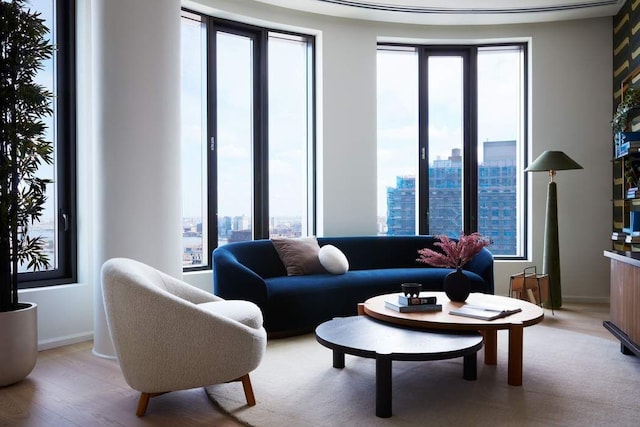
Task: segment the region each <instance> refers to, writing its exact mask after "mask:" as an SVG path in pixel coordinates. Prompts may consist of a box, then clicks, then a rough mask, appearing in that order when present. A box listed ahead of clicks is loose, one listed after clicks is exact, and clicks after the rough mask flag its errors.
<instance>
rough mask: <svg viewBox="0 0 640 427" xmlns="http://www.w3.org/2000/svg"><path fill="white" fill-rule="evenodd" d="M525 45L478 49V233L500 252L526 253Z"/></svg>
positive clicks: (504, 253) (494, 250)
mask: <svg viewBox="0 0 640 427" xmlns="http://www.w3.org/2000/svg"><path fill="white" fill-rule="evenodd" d="M522 79H523V70H522V49H521V48H519V47H516V48H514V47H509V48H486V49H481V50H479V51H478V142H477V143H478V162H479V164H478V192H479V193H478V215H479V216H478V231H479V232H480V233H482V234H483V235H485V236H488V237H490V238H491V239H492V240H493V243H492V245H491V252H492V253H494V254H495V255H510V256H521V255H522V253H523V251H522V244H521V236H522V235H523V229H524V224H523V220H522V219H523V218H524V214H523V211H522V208H523V207H522V203H521V201H522V200H523V197H522V195H523V193H522V177H523V176H524V173H523V172H522V169H521V168H520V167H519V166H518V165H519V164H520V163H521V162H518V158H519V155H520V154H519V153H521V151H522V147H523V140H522V134H523V131H522V123H523V120H522V114H523V113H522V112H523V108H522V102H523V97H522V93H523V87H522Z"/></svg>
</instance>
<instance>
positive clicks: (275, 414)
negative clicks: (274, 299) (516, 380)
mask: <svg viewBox="0 0 640 427" xmlns="http://www.w3.org/2000/svg"><path fill="white" fill-rule="evenodd" d="M507 338H508V336H507V333H506V332H505V331H500V332H499V333H498V365H497V366H495V365H494V366H489V365H484V362H483V359H484V355H483V350H480V352H479V353H478V380H477V381H465V380H463V379H462V359H461V358H460V359H452V360H448V361H429V362H393V368H392V369H393V380H392V381H393V416H392V417H391V418H387V419H382V418H378V417H376V416H375V361H374V360H372V359H363V358H359V357H355V356H350V355H347V356H346V367H345V368H344V369H335V368H333V367H332V354H331V350H329V349H327V348H325V347H323V346H321V345H320V344H319V343H318V342H316V340H315V337H314V336H313V335H312V334H311V335H304V336H300V337H293V338H287V339H280V340H272V341H270V342H269V344H268V347H267V352H266V355H265V357H264V359H263V362H262V364H261V365H260V366H259V367H258V369H256V370H255V371H254V372H253V373H252V374H251V379H252V383H253V387H254V392H255V396H256V400H257V405H256V406H254V407H248V406H246V401H245V400H244V394H243V393H242V387H240V386H239V384H238V383H231V384H222V385H216V386H211V387H208V388H207V393H208V395H209V396H210V398H211V399H212V400H213V401H214V402H215V403H217V404H218V406H220V407H221V408H222V409H223V410H224V411H226V412H228V413H229V414H230V415H231V416H232V417H234V418H236V419H238V420H240V421H242V422H243V423H246V424H247V425H250V426H256V427H262V426H265V427H266V426H296V427H305V426H314V427H315V426H367V427H368V426H454V425H457V426H492V427H495V426H522V425H527V426H618V427H620V426H637V425H640V424H639V423H640V421H639V420H640V359H639V358H637V357H634V356H625V355H623V354H622V353H621V352H620V346H619V343H618V342H617V341H613V340H607V339H604V338H598V337H594V336H590V335H584V334H581V333H577V332H568V331H565V330H562V329H556V328H552V327H549V326H545V325H544V324H540V325H536V326H533V327H529V328H526V329H525V332H524V376H523V386H522V387H513V386H509V385H507V366H506V365H507V351H506V349H507Z"/></svg>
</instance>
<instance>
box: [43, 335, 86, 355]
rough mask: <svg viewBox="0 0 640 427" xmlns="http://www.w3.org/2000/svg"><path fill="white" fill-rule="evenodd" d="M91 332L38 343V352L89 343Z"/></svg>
mask: <svg viewBox="0 0 640 427" xmlns="http://www.w3.org/2000/svg"><path fill="white" fill-rule="evenodd" d="M92 339H93V332H83V333H80V334H74V335H67V336H66V337H58V338H53V339H49V340H43V341H38V351H42V350H50V349H52V348H57V347H64V346H65V345H71V344H77V343H79V342H84V341H91V340H92Z"/></svg>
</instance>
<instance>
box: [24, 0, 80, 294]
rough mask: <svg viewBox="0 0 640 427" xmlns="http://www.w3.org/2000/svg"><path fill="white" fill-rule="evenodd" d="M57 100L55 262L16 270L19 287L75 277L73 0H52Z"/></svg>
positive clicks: (74, 46)
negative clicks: (49, 266) (40, 268)
mask: <svg viewBox="0 0 640 427" xmlns="http://www.w3.org/2000/svg"><path fill="white" fill-rule="evenodd" d="M55 26H56V28H55V32H54V34H55V36H56V40H54V44H55V46H56V52H55V55H56V59H55V74H56V82H55V84H56V97H55V98H54V101H53V102H55V103H56V111H57V114H56V116H55V118H54V120H55V122H56V141H55V154H54V156H55V159H56V164H55V179H56V191H57V194H56V197H57V202H58V212H56V213H55V215H56V217H57V227H58V228H57V233H55V238H56V239H57V247H58V252H57V255H58V266H57V268H53V269H50V270H46V271H34V272H21V273H19V274H18V287H19V289H29V288H37V287H41V286H51V285H60V284H67V283H73V282H75V281H76V280H77V227H76V224H77V218H76V217H77V215H76V212H77V202H76V182H77V178H76V121H77V118H76V114H77V104H76V103H77V101H76V2H75V0H55Z"/></svg>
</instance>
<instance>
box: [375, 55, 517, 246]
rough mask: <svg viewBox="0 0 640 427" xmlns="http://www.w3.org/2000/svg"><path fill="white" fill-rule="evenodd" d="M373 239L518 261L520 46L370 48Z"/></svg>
mask: <svg viewBox="0 0 640 427" xmlns="http://www.w3.org/2000/svg"><path fill="white" fill-rule="evenodd" d="M377 67H378V88H377V90H378V230H379V233H380V234H389V235H394V234H395V235H399V234H405V235H411V234H446V235H449V236H452V237H457V236H458V235H459V234H460V232H465V233H470V232H473V231H479V232H480V233H482V234H484V235H486V236H488V237H490V238H491V239H492V240H493V244H492V246H491V250H492V252H493V253H494V254H495V255H498V256H503V257H511V258H520V257H523V256H524V255H525V253H524V250H525V245H524V241H525V238H524V233H525V229H526V225H525V214H524V212H525V209H524V200H525V197H524V188H525V185H524V182H523V180H524V173H523V165H524V152H525V147H526V139H525V136H526V120H525V117H526V116H527V115H526V90H525V88H526V73H525V70H526V45H524V44H510V45H486V46H485V45H483V46H406V45H380V46H379V47H378V64H377Z"/></svg>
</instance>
